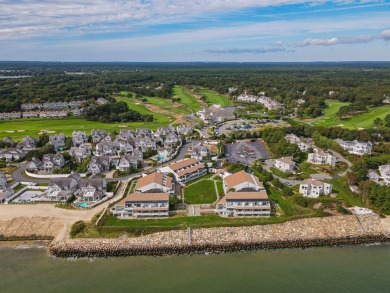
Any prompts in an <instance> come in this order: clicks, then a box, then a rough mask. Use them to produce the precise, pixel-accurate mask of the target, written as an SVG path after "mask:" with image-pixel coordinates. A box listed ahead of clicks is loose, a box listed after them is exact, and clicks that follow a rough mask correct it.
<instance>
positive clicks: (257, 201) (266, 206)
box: [216, 190, 271, 217]
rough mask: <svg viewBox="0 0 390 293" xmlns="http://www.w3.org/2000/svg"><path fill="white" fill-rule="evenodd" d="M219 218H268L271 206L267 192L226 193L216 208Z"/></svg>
mask: <svg viewBox="0 0 390 293" xmlns="http://www.w3.org/2000/svg"><path fill="white" fill-rule="evenodd" d="M216 212H217V213H218V215H219V216H221V217H269V216H270V215H271V204H270V201H269V199H268V195H267V192H266V191H265V190H263V191H249V192H228V193H227V194H226V195H225V196H224V197H223V198H222V199H221V200H220V201H219V202H218V203H217V206H216Z"/></svg>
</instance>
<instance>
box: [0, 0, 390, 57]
mask: <svg viewBox="0 0 390 293" xmlns="http://www.w3.org/2000/svg"><path fill="white" fill-rule="evenodd" d="M389 44H390V2H389V1H388V0H334V1H327V0H312V1H308V0H273V1H271V0H264V1H261V0H242V1H236V0H214V1H212V0H194V1H191V2H189V1H185V0H168V1H162V0H149V1H142V0H131V1H126V0H121V1H117V0H113V1H109V0H95V1H92V0H80V1H76V0H68V1H66V3H63V2H62V1H58V0H52V1H48V0H43V1H27V0H19V1H15V0H13V1H11V0H0V47H1V53H0V61H11V60H12V61H19V60H23V61H76V62H80V61H92V62H93V61H100V62H106V61H128V62H135V61H136V62H147V61H149V62H156V61H159V62H191V61H211V62H212V61H215V62H278V61H279V62H305V61H306V62H310V61H390V46H389Z"/></svg>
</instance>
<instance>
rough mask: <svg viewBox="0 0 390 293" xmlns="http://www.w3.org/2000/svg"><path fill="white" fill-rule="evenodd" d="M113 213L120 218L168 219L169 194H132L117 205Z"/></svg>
mask: <svg viewBox="0 0 390 293" xmlns="http://www.w3.org/2000/svg"><path fill="white" fill-rule="evenodd" d="M111 211H112V213H113V214H114V215H115V216H118V217H133V218H155V217H159V218H161V217H168V216H169V193H132V194H129V195H128V196H127V197H126V198H125V199H123V200H122V201H120V202H119V203H118V204H116V205H115V206H114V207H113V208H112V210H111Z"/></svg>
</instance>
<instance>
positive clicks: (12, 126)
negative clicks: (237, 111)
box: [0, 113, 172, 140]
mask: <svg viewBox="0 0 390 293" xmlns="http://www.w3.org/2000/svg"><path fill="white" fill-rule="evenodd" d="M153 114H155V113H153ZM155 117H156V115H155ZM156 118H157V117H156ZM171 121H172V120H170V117H167V116H164V117H160V118H159V119H157V120H155V121H153V122H129V123H118V124H116V123H111V124H109V123H102V122H94V121H87V120H85V119H84V118H81V117H67V118H58V119H40V118H26V119H15V120H7V121H0V138H4V137H6V136H9V137H11V138H12V139H14V140H20V139H21V138H23V137H25V136H26V135H30V136H34V137H38V136H39V134H38V133H39V132H41V130H46V131H55V133H64V134H65V135H66V136H70V135H71V134H72V132H73V131H74V130H81V131H86V132H87V133H90V131H91V130H92V129H103V130H106V131H107V132H113V131H117V132H119V131H120V129H121V127H125V126H126V127H130V128H139V127H147V128H150V129H157V128H158V127H160V126H163V125H168V124H169V123H170V122H171ZM49 134H50V133H49Z"/></svg>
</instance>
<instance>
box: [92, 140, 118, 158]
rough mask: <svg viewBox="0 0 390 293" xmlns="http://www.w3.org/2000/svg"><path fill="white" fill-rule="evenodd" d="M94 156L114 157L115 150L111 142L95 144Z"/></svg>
mask: <svg viewBox="0 0 390 293" xmlns="http://www.w3.org/2000/svg"><path fill="white" fill-rule="evenodd" d="M94 154H95V155H96V156H116V155H117V154H118V153H117V149H116V146H115V145H114V143H113V142H106V141H101V142H99V143H98V144H96V152H95V153H94Z"/></svg>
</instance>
